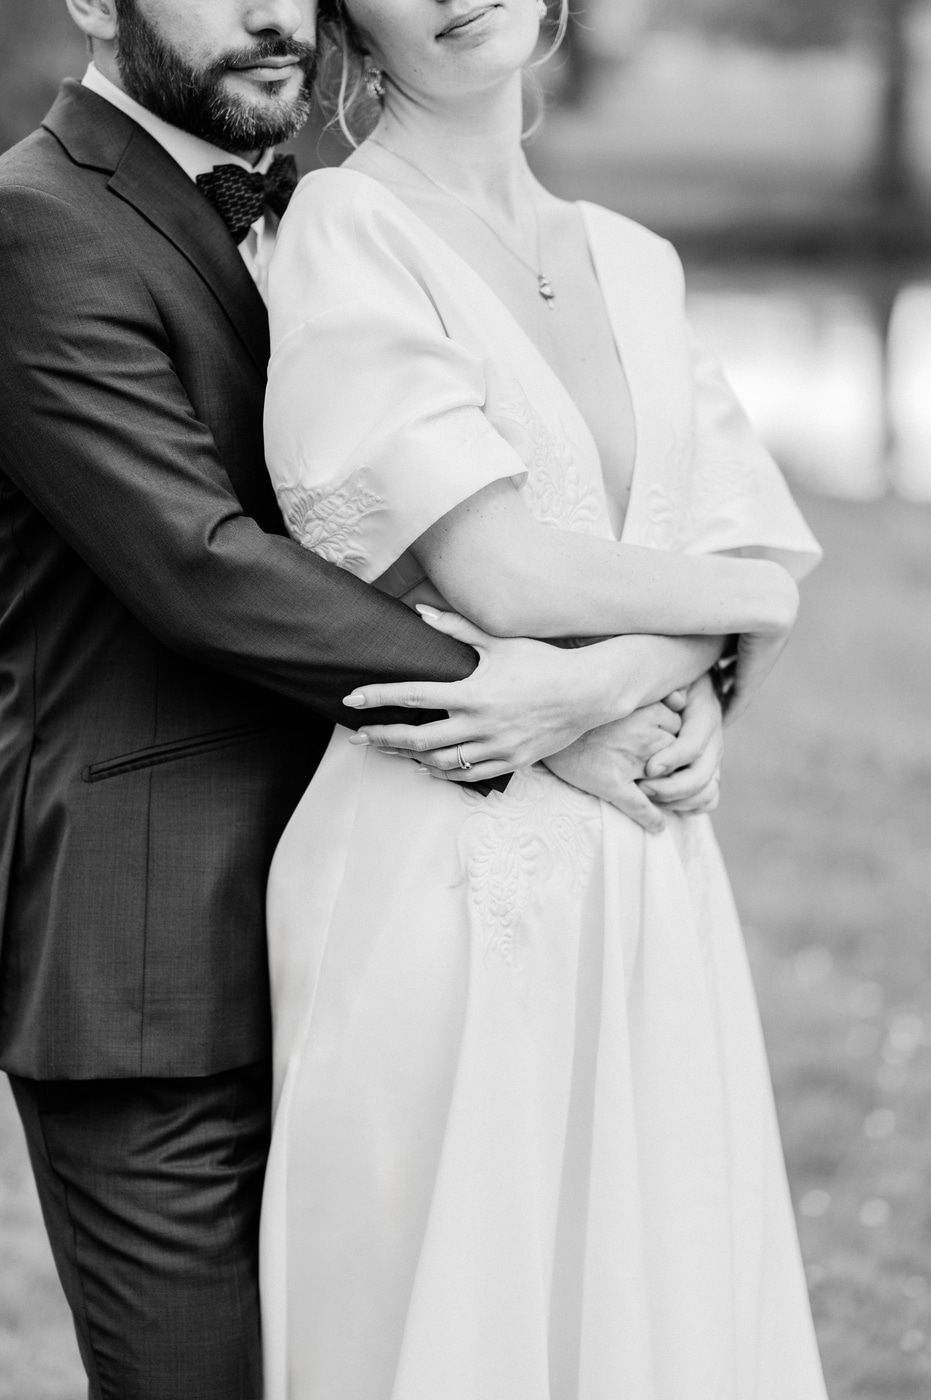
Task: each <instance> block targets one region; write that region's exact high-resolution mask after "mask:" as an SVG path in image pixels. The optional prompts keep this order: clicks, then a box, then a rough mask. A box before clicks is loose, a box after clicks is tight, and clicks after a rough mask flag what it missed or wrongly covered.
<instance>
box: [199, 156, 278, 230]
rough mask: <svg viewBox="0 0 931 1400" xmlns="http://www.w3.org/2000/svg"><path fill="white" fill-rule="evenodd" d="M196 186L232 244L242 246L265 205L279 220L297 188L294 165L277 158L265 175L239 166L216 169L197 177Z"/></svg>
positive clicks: (225, 166) (216, 166)
mask: <svg viewBox="0 0 931 1400" xmlns="http://www.w3.org/2000/svg"><path fill="white" fill-rule="evenodd" d="M196 183H197V188H198V189H199V190H201V191H202V192H203V194H205V195H206V196H207V198H208V199H209V200H210V203H211V204H212V205H213V207H214V208H215V209H216V211H217V213H218V214H219V215H220V218H221V219H222V220H223V222H224V223H225V224H226V227H227V228H228V229H229V231H230V233H231V234H232V235H233V241H234V242H235V243H241V242H242V240H243V239H244V238H245V236H246V234H247V233H248V232H249V229H250V228H251V227H252V225H253V224H254V223H255V221H256V219H260V218H261V217H262V215H263V214H264V212H265V206H266V205H268V207H269V208H270V209H273V210H274V212H275V213H276V214H278V215H279V216H280V215H281V214H283V213H284V211H285V210H286V209H287V207H288V201H289V200H290V198H291V196H292V194H293V193H294V187H295V185H296V184H297V162H296V160H295V159H294V157H293V156H276V157H275V159H274V160H273V161H272V163H271V165H270V166H269V168H268V172H267V174H265V175H260V174H259V172H258V171H257V170H246V169H245V167H244V166H242V165H215V166H214V167H213V169H212V170H210V171H208V172H207V174H206V175H198V177H197V181H196Z"/></svg>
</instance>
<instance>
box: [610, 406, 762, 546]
mask: <svg viewBox="0 0 931 1400" xmlns="http://www.w3.org/2000/svg"><path fill="white" fill-rule="evenodd" d="M666 462H667V465H666V471H665V473H664V476H665V481H664V482H658V483H657V484H656V485H654V486H651V487H650V490H649V491H648V492H647V495H646V500H645V503H644V519H643V521H642V523H641V526H640V529H639V530H638V531H637V543H638V544H645V545H650V546H652V547H653V548H654V549H667V550H677V549H682V548H684V547H685V546H686V545H687V544H688V543H689V542H690V541H691V540H692V539H693V538H694V537H695V535H696V534H697V533H698V532H699V531H700V529H701V527H702V525H703V524H704V523H705V522H706V521H708V520H710V519H711V518H712V517H714V516H715V515H717V514H718V512H719V511H721V510H726V509H727V508H728V507H729V506H732V505H733V504H734V503H735V502H737V501H745V502H753V501H755V500H756V499H757V498H758V497H759V494H760V480H759V476H758V474H757V471H756V469H755V467H753V466H752V465H751V464H749V463H748V462H747V461H745V460H744V459H742V458H740V457H724V458H722V457H713V458H711V457H702V456H701V454H696V453H695V452H694V451H693V450H692V447H691V442H690V439H686V438H685V437H684V436H682V434H680V433H677V432H673V434H672V436H671V441H670V444H669V447H668V449H667V458H666Z"/></svg>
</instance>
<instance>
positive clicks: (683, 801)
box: [639, 676, 724, 812]
mask: <svg viewBox="0 0 931 1400" xmlns="http://www.w3.org/2000/svg"><path fill="white" fill-rule="evenodd" d="M723 752H724V729H723V720H722V716H721V704H720V701H719V700H718V697H717V694H716V693H715V689H714V686H713V685H712V683H711V680H710V678H709V677H708V676H702V677H701V679H700V680H697V681H696V682H695V683H694V685H692V686H690V687H689V690H688V694H687V697H686V702H685V707H684V709H683V711H682V727H681V729H680V730H679V733H678V734H677V736H676V737H675V738H674V739H673V741H672V743H670V744H668V745H667V746H665V747H664V748H663V750H662V752H660V753H657V754H656V755H655V756H652V757H651V758H650V759H649V760H648V762H647V764H646V777H645V779H644V780H643V781H642V782H641V783H640V784H639V788H640V791H641V793H645V794H646V796H647V797H648V798H650V799H651V801H653V802H654V803H656V804H657V805H658V806H660V807H662V808H663V809H664V810H666V811H670V812H712V811H714V809H715V807H717V805H718V798H719V781H720V769H721V756H722V754H723Z"/></svg>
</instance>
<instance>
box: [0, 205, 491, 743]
mask: <svg viewBox="0 0 931 1400" xmlns="http://www.w3.org/2000/svg"><path fill="white" fill-rule="evenodd" d="M0 258H2V265H3V269H4V295H3V297H2V298H0V385H2V409H0V414H2V432H0V470H2V471H3V472H4V473H6V474H7V476H8V477H9V479H10V480H11V481H12V482H14V483H15V484H16V485H17V486H18V487H19V488H20V490H21V491H22V492H23V493H24V494H25V495H26V496H27V497H28V498H29V499H30V500H31V501H32V502H33V503H34V505H35V506H36V507H37V509H38V510H39V511H40V512H41V513H42V514H43V515H44V516H45V518H46V519H47V520H49V521H50V522H51V524H52V525H53V526H54V528H55V529H56V530H57V531H58V532H59V533H60V534H61V535H62V536H63V537H64V538H65V539H66V540H67V541H68V543H69V544H70V545H71V547H72V548H73V549H74V550H75V551H76V553H77V554H78V555H80V556H81V558H82V559H83V560H84V561H85V562H86V563H87V565H88V566H89V567H90V568H91V569H92V570H93V571H94V572H95V573H96V574H97V575H98V576H99V577H100V578H101V579H102V581H103V582H104V583H105V584H106V586H107V587H108V588H109V589H110V590H111V591H112V592H113V593H114V594H115V595H116V596H117V597H119V598H120V600H121V601H122V602H123V603H124V604H125V606H126V607H127V608H128V609H130V611H132V612H133V613H134V614H135V615H136V616H137V617H138V618H139V619H140V620H141V621H142V622H143V624H144V625H145V626H146V627H148V628H149V629H150V630H151V631H152V632H153V633H154V634H155V635H156V636H157V637H158V638H159V639H160V640H161V641H162V642H163V643H164V644H165V645H166V646H168V647H169V648H171V649H172V650H174V651H176V652H178V653H181V654H183V655H187V656H189V657H191V658H193V659H196V660H197V661H199V662H203V663H206V664H208V665H212V666H214V667H216V668H219V669H220V670H223V671H226V672H229V673H230V674H232V675H234V676H237V677H240V678H242V679H244V680H247V681H251V682H254V683H257V684H259V685H262V686H264V687H266V688H268V689H271V690H273V691H276V692H278V693H279V694H281V695H283V696H286V697H288V698H290V699H292V700H295V701H297V702H299V703H300V704H302V705H305V706H307V707H309V708H312V709H314V710H316V711H318V712H320V713H322V714H324V715H325V716H327V717H328V718H329V719H330V720H333V721H336V722H339V723H343V724H345V723H353V722H355V723H356V724H358V723H360V722H362V719H364V720H365V721H366V722H372V720H373V719H374V718H375V717H376V716H375V714H374V712H368V713H366V715H365V716H361V717H360V716H359V715H358V714H355V715H354V714H353V712H352V711H350V710H347V709H346V708H345V707H344V706H343V705H342V704H341V698H342V696H344V695H345V694H347V693H348V692H349V691H350V690H351V689H352V688H353V687H354V686H355V685H357V684H362V683H365V682H367V681H376V680H378V681H391V680H405V679H409V680H414V681H416V680H426V679H433V680H457V679H460V678H462V677H464V676H466V675H468V674H469V673H470V672H471V671H472V669H473V668H474V665H475V655H474V652H472V650H471V649H470V648H468V647H464V646H462V645H461V644H459V643H457V642H454V641H453V640H452V639H451V638H447V637H444V636H442V635H441V634H439V633H437V632H435V631H434V630H433V629H431V628H429V627H427V626H425V625H424V624H423V623H422V622H421V621H420V619H419V618H418V617H416V616H415V615H414V614H413V613H411V612H410V610H409V609H407V608H405V607H404V606H403V605H401V604H399V603H396V602H394V601H393V600H392V599H390V598H387V597H385V596H383V595H382V594H380V593H379V592H377V591H376V590H374V589H372V588H370V587H368V586H367V585H365V584H364V583H362V582H360V581H359V580H358V579H356V578H354V577H352V576H351V575H350V574H348V573H346V572H345V571H344V570H342V569H339V568H336V567H335V566H334V565H332V564H330V563H328V562H326V561H325V560H323V559H321V558H319V557H317V556H316V555H314V554H312V553H309V552H307V551H306V550H303V549H302V548H301V547H300V545H298V544H297V543H295V542H293V541H291V540H289V539H287V538H285V537H284V536H277V535H270V534H266V533H264V532H263V531H262V530H261V529H260V528H259V526H258V525H257V523H256V522H255V521H254V520H252V519H251V518H249V517H248V516H246V515H244V513H243V510H242V507H241V505H240V503H239V501H238V499H237V497H236V494H235V492H234V490H233V487H232V485H231V483H230V481H229V478H228V476H227V474H226V472H225V470H224V467H223V464H222V462H221V461H220V460H219V457H218V453H217V449H216V445H215V443H214V441H213V437H212V435H211V433H210V431H209V429H208V428H207V427H206V425H205V424H204V423H202V422H200V421H198V419H197V416H196V414H195V412H194V410H193V408H192V405H191V403H190V401H189V399H188V397H187V395H186V393H185V391H184V387H183V385H182V383H181V381H180V379H179V377H178V374H177V372H176V370H175V367H174V365H173V363H172V358H171V353H170V346H169V344H168V343H167V337H166V334H165V331H164V327H163V325H162V322H161V319H160V317H159V314H158V311H157V308H156V307H155V305H154V303H153V301H152V298H151V295H150V293H149V291H148V289H147V287H146V285H145V282H144V279H143V278H142V276H141V275H140V273H139V271H138V269H136V268H135V267H134V266H132V265H131V263H130V262H128V261H127V260H126V259H124V258H121V257H119V256H115V255H114V250H113V249H112V248H111V247H109V246H108V242H107V238H106V235H105V234H104V233H102V232H101V231H100V230H99V229H98V228H96V227H93V226H91V224H90V222H89V220H88V219H87V217H86V216H85V215H84V213H83V212H82V211H80V210H77V209H75V208H74V207H72V206H71V205H69V204H67V203H66V202H64V201H62V200H60V199H58V198H56V197H55V196H53V195H50V194H47V193H45V192H42V191H37V190H33V189H28V188H23V187H18V188H12V189H11V188H10V187H9V186H7V187H6V188H4V189H3V191H2V199H0ZM260 469H261V470H264V464H260ZM412 716H413V717H414V718H415V719H416V718H420V719H425V718H431V717H433V716H430V715H429V714H428V713H427V712H425V711H419V712H418V711H407V710H405V711H404V712H403V718H404V719H405V720H407V721H408V722H409V721H410V719H411V717H412ZM399 717H400V716H399ZM378 718H379V719H382V720H384V719H386V718H389V719H390V718H392V716H390V715H388V714H386V713H385V712H382V714H381V715H379V716H378Z"/></svg>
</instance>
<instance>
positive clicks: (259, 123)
mask: <svg viewBox="0 0 931 1400" xmlns="http://www.w3.org/2000/svg"><path fill="white" fill-rule="evenodd" d="M211 105H212V108H213V121H212V126H213V130H212V131H210V132H209V133H204V134H206V135H208V139H211V140H213V141H214V142H215V143H216V144H217V145H220V146H223V147H224V148H225V149H226V150H228V151H252V150H262V149H264V148H265V147H267V146H277V145H280V144H281V143H282V142H283V141H290V140H291V138H292V137H293V136H296V135H297V133H298V132H299V131H300V129H301V127H302V126H303V125H304V123H305V122H306V120H307V118H308V115H309V114H310V107H311V94H310V90H309V87H308V85H307V81H306V79H305V76H304V74H303V72H299V73H298V74H297V76H296V77H294V78H291V77H289V78H286V79H283V80H282V81H280V82H274V83H268V82H257V81H255V80H252V79H250V78H249V77H248V76H247V75H245V74H243V73H239V72H237V73H235V74H233V73H229V74H227V75H225V76H224V77H223V78H222V79H221V80H220V81H219V82H218V83H217V85H216V87H215V89H214V99H213V102H212V104H211Z"/></svg>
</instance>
